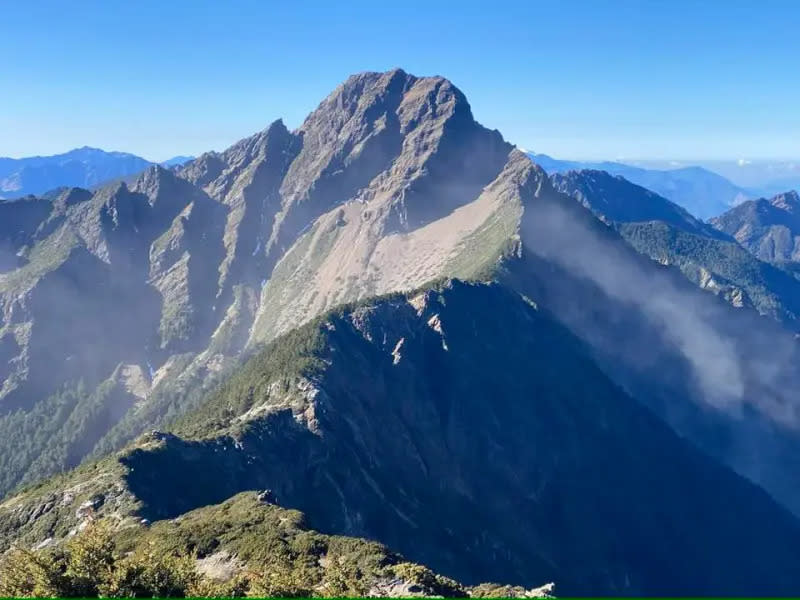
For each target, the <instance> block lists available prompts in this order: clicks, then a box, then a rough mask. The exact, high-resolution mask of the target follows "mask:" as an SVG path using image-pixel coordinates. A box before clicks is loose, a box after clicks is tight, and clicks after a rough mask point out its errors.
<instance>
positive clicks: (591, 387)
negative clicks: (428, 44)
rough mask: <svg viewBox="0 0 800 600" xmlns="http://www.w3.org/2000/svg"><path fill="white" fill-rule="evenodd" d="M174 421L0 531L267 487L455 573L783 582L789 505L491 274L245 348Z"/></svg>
mask: <svg viewBox="0 0 800 600" xmlns="http://www.w3.org/2000/svg"><path fill="white" fill-rule="evenodd" d="M487 315H490V316H491V318H486V317H487ZM174 431H175V432H176V434H177V435H175V434H159V433H153V434H150V435H148V436H145V437H144V438H142V439H141V440H139V441H138V442H137V443H136V444H134V445H133V446H132V447H130V448H129V449H128V450H126V451H125V452H123V453H121V454H120V455H119V456H118V457H116V458H115V459H107V460H105V461H103V462H101V463H99V464H98V465H96V466H87V467H85V468H83V469H81V470H79V471H78V472H76V473H75V474H73V475H71V476H70V477H69V478H67V479H65V480H62V481H57V482H54V483H51V484H48V485H47V486H44V487H39V488H34V489H32V490H30V491H29V492H26V493H24V494H22V495H21V496H19V497H17V498H14V499H11V500H9V501H7V502H6V503H5V504H3V505H0V531H2V533H3V534H4V537H3V538H0V539H4V540H6V543H7V539H8V538H7V537H6V536H8V535H9V533H11V535H14V536H22V538H23V540H25V541H26V542H27V543H31V544H33V543H37V542H41V541H42V540H43V539H47V538H52V537H55V538H58V537H59V536H63V535H64V534H66V533H68V531H69V530H70V529H71V528H75V527H78V526H79V524H80V523H81V521H82V520H84V519H85V518H86V515H85V514H82V513H81V510H78V511H77V512H76V510H75V507H76V506H77V505H78V504H81V503H82V502H83V501H84V499H85V498H89V499H90V501H91V499H92V498H94V499H95V500H94V501H93V502H94V506H95V511H96V512H95V516H96V517H102V518H106V519H109V520H111V521H113V522H119V523H120V524H121V525H122V526H126V527H143V526H142V525H141V523H140V521H141V519H142V518H146V519H148V520H151V521H163V520H169V519H175V518H176V517H180V516H181V515H184V514H185V513H187V512H188V511H191V510H193V509H196V508H198V507H202V506H205V505H209V504H217V503H220V502H224V501H226V500H227V499H229V498H231V497H233V496H234V495H236V494H237V493H239V492H241V491H243V490H252V489H262V488H264V487H270V488H271V489H272V491H273V493H274V496H275V498H276V500H277V501H278V502H279V503H280V504H281V505H283V506H286V507H290V508H297V509H300V510H302V511H303V512H304V513H305V515H306V517H307V519H308V523H309V525H310V526H312V527H314V528H316V529H319V530H321V531H323V532H326V533H336V534H346V535H351V536H364V537H369V538H372V539H376V540H378V541H381V542H383V543H386V544H388V545H389V546H390V547H392V548H395V549H397V550H399V551H400V552H402V553H403V554H404V555H406V556H407V557H408V558H409V559H411V560H415V561H420V562H425V563H426V564H428V565H429V566H431V567H432V568H434V569H436V570H439V571H440V572H442V573H445V574H447V575H449V576H452V577H456V578H460V579H461V580H462V581H464V582H465V583H467V584H475V583H478V582H479V581H483V580H490V581H504V582H508V583H513V584H519V585H522V586H526V587H530V586H532V585H536V584H540V583H541V582H542V581H550V580H553V581H556V582H557V584H558V586H559V590H560V591H561V593H564V594H567V595H569V594H676V595H686V594H699V595H707V594H733V593H737V594H738V593H756V591H758V593H762V594H763V593H768V594H778V595H780V594H785V593H789V592H790V591H791V590H794V589H797V586H798V585H800V576H798V575H797V574H796V573H797V571H796V569H795V565H796V563H797V560H798V558H799V557H798V556H797V555H798V553H800V523H798V522H797V521H796V520H795V518H794V517H792V516H791V515H790V514H789V513H788V511H786V510H785V509H783V508H781V507H780V506H778V505H777V504H776V503H775V502H774V501H773V500H772V499H771V498H769V496H768V495H767V494H766V493H764V492H763V491H762V490H760V489H759V488H757V487H756V486H754V485H753V484H751V483H749V482H747V481H745V480H744V479H742V478H740V477H739V476H737V475H735V474H733V473H732V472H730V471H729V470H728V469H726V468H724V467H722V466H720V465H718V464H717V463H715V462H714V461H713V460H711V459H710V458H708V457H706V456H705V455H703V454H702V453H701V452H700V451H698V450H697V449H695V448H694V447H693V446H692V445H690V444H688V443H687V442H686V441H684V440H682V439H681V438H679V437H678V436H677V435H675V434H674V433H673V432H672V431H671V430H670V429H669V428H668V427H667V426H666V425H665V424H664V423H663V422H661V421H660V420H659V419H658V418H657V417H655V416H654V415H653V414H652V413H651V412H650V411H648V410H647V409H645V408H644V407H642V406H641V405H640V404H639V403H638V402H637V401H636V400H634V399H633V398H631V397H629V396H628V395H627V394H625V393H624V392H623V391H622V390H621V389H620V388H619V387H617V386H616V385H615V384H613V383H612V382H611V381H610V380H609V379H608V378H607V376H605V374H604V373H603V372H602V371H601V370H600V369H599V368H598V367H597V366H596V365H595V363H594V361H593V359H592V358H591V356H590V354H589V352H588V351H587V349H586V347H585V346H584V345H583V344H582V343H581V342H580V341H579V340H577V339H576V338H575V337H573V336H572V335H571V334H569V332H567V331H566V330H565V329H564V328H563V327H562V326H560V325H558V324H557V323H556V322H555V321H554V320H553V319H552V318H551V317H550V316H548V315H547V314H546V313H543V312H542V311H541V310H539V309H537V308H535V306H533V305H532V303H531V302H530V300H526V299H524V298H522V297H520V296H519V295H518V294H516V293H515V292H513V291H510V290H508V289H506V288H504V287H503V286H500V285H497V284H495V285H477V284H472V285H471V284H464V283H460V282H452V283H446V284H444V285H442V286H440V287H438V288H437V289H433V290H427V291H422V292H419V293H414V294H410V295H408V296H402V295H399V296H392V297H390V298H387V299H384V300H377V301H370V302H367V303H364V304H360V305H357V306H354V307H352V308H347V309H345V310H342V311H335V312H333V313H331V314H328V315H326V316H325V317H323V318H322V319H318V320H315V321H314V322H312V323H310V324H309V325H306V326H304V327H302V328H301V329H299V330H295V331H292V332H290V333H289V334H287V335H285V336H283V337H281V338H279V339H278V340H277V341H276V342H275V343H274V344H273V345H272V346H271V347H269V348H267V349H266V350H265V351H264V352H262V353H260V354H258V355H257V356H255V357H254V358H253V359H251V360H250V361H249V362H248V363H247V364H246V365H245V366H244V367H243V368H242V369H241V370H240V371H239V372H238V373H237V374H236V375H234V376H233V377H232V378H230V379H229V380H228V381H227V382H226V383H225V385H224V386H223V387H222V388H221V389H220V390H219V391H218V392H217V393H215V394H213V395H212V396H210V397H209V399H208V401H207V402H206V403H204V404H203V405H202V406H201V407H200V408H199V409H198V410H196V411H193V412H191V413H189V414H188V415H186V416H185V417H184V418H183V419H182V421H181V422H180V423H179V424H177V425H176V427H175V429H174ZM687 489H690V490H692V493H691V494H689V493H686V490H687ZM67 497H69V499H68V500H65V498H67ZM181 521H182V519H181ZM164 527H166V525H165V526H164ZM654 540H657V541H658V543H654ZM201 558H202V557H201Z"/></svg>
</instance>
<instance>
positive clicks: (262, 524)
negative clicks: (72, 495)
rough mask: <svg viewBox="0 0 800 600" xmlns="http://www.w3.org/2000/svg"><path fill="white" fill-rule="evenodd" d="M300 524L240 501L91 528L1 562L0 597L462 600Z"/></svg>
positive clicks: (411, 567) (380, 552) (16, 551)
mask: <svg viewBox="0 0 800 600" xmlns="http://www.w3.org/2000/svg"><path fill="white" fill-rule="evenodd" d="M303 521H304V518H303V515H302V514H301V513H299V512H297V511H292V510H285V509H283V508H280V507H278V506H275V505H272V504H268V503H265V502H262V501H261V500H259V497H258V496H256V494H254V493H246V494H240V495H238V496H236V497H234V498H232V499H230V500H228V501H227V502H224V503H223V504H220V505H216V506H211V507H206V508H202V509H199V510H195V511H192V512H190V513H187V514H186V515H184V516H182V517H181V518H180V519H175V520H172V521H162V522H157V523H154V524H153V525H151V526H144V525H140V526H137V527H127V528H119V527H115V524H114V523H111V522H108V521H90V522H88V525H87V526H86V527H85V528H84V529H83V530H82V531H81V532H79V533H77V534H76V535H74V536H73V537H71V538H69V539H68V540H67V541H66V542H65V543H64V544H63V545H61V546H52V547H48V548H43V549H38V550H27V549H24V548H20V547H16V548H13V549H12V550H11V551H9V552H8V553H6V554H5V555H4V556H3V557H2V558H1V559H0V596H3V597H5V596H13V597H54V596H62V597H64V596H82V597H95V596H105V597H155V596H160V597H183V596H195V597H196V596H200V597H222V596H225V597H237V596H245V595H248V596H256V597H265V596H270V597H275V596H278V597H296V596H312V595H313V596H324V597H343V596H363V595H367V594H370V592H371V591H372V593H374V590H373V588H374V587H375V586H392V585H394V586H400V585H402V586H404V588H403V589H406V590H408V591H410V592H413V593H423V594H425V595H439V596H447V597H463V596H466V595H467V592H468V590H467V588H464V587H463V586H461V585H460V584H458V583H457V582H455V581H453V580H451V579H448V578H446V577H442V576H441V575H437V574H435V573H433V572H432V571H430V569H428V568H426V567H424V566H421V565H417V564H413V563H408V562H406V561H405V560H403V558H402V557H401V556H399V555H397V554H394V553H392V552H390V551H389V550H387V549H386V548H385V547H384V546H382V545H381V544H378V543H375V542H370V541H366V540H361V539H357V538H348V537H340V536H327V535H323V534H320V533H317V532H315V531H311V530H309V529H307V528H306V527H305V526H304V522H303Z"/></svg>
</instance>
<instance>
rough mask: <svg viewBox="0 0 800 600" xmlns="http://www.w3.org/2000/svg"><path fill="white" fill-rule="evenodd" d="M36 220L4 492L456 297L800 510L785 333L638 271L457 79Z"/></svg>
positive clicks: (13, 243)
mask: <svg viewBox="0 0 800 600" xmlns="http://www.w3.org/2000/svg"><path fill="white" fill-rule="evenodd" d="M565 191H566V190H565ZM587 198H588V193H587ZM31 202H37V201H34V200H32V201H31ZM594 202H595V201H594V200H593V199H589V200H588V204H590V205H591V206H593V207H595V209H596V207H597V205H596V204H595V203H594ZM20 206H23V205H20ZM32 206H33V205H32ZM43 206H44V209H33V210H34V211H35V210H43V213H45V214H46V216H45V217H40V216H35V217H31V218H32V219H33V222H34V224H36V227H35V228H33V229H32V232H31V233H26V234H25V235H22V236H19V235H17V234H16V233H13V232H11V231H10V230H9V232H5V233H4V232H3V231H5V230H3V231H0V233H2V236H3V237H2V244H3V247H4V248H7V249H8V251H7V255H8V256H9V257H10V259H11V260H13V261H18V262H16V263H14V264H13V265H10V266H9V270H8V271H6V272H5V273H4V274H2V275H0V309H2V313H1V314H2V315H3V322H2V329H1V330H0V332H1V333H0V351H2V352H3V355H2V361H0V363H1V365H2V368H3V369H5V371H4V372H3V377H4V383H3V388H2V399H1V400H0V409H1V410H2V413H3V416H2V417H0V475H2V481H0V490H2V491H8V490H10V489H11V488H12V487H13V486H14V485H16V484H17V483H19V482H20V481H31V480H35V479H37V478H39V477H42V476H43V475H46V474H49V473H53V472H57V471H60V470H63V469H65V468H68V467H72V466H74V465H75V464H77V463H78V462H79V461H80V460H81V459H82V458H83V457H84V456H86V455H95V456H98V455H102V454H104V453H107V452H110V451H113V450H115V449H118V448H120V447H121V446H122V445H124V444H125V443H126V442H128V441H130V440H131V439H133V438H134V437H136V436H137V435H139V434H140V433H142V432H143V431H146V430H148V429H151V428H153V427H161V426H162V425H163V424H164V423H168V422H172V421H174V419H175V418H176V417H179V416H180V415H181V414H191V413H192V410H193V408H195V407H197V406H199V405H200V404H201V402H202V399H203V398H204V396H205V395H206V393H207V392H208V390H209V389H210V388H212V387H213V386H214V385H216V383H215V382H219V381H221V380H223V379H225V377H226V376H227V374H228V373H230V372H231V371H232V370H233V369H235V367H236V366H237V364H239V363H240V361H241V360H242V359H243V358H245V357H247V356H248V355H249V354H251V353H252V352H254V351H256V350H257V348H258V347H259V346H260V345H261V344H263V343H269V342H270V341H271V340H274V339H275V338H276V337H277V336H279V335H281V334H283V333H285V332H288V331H290V330H291V329H292V328H294V327H296V326H298V325H300V324H302V323H304V322H306V321H308V320H310V319H312V318H314V316H316V315H318V314H320V313H322V312H323V311H325V310H326V309H328V308H330V307H331V306H334V305H337V304H340V303H342V302H349V301H353V300H358V299H362V298H366V297H370V296H374V295H377V294H384V293H389V292H394V291H399V290H408V289H412V288H415V287H418V286H420V285H423V284H425V283H426V282H430V281H431V280H435V279H439V278H442V277H445V278H450V277H458V278H463V279H485V280H493V281H497V282H499V284H501V285H503V286H505V287H507V288H509V289H511V290H513V291H514V293H517V294H519V293H521V294H524V295H525V296H526V297H528V298H530V299H531V301H533V302H535V303H536V304H537V305H538V306H539V307H540V310H542V311H544V312H547V313H549V314H551V315H552V316H553V317H555V318H556V319H557V320H558V321H560V322H561V323H562V324H563V325H564V326H565V327H566V328H567V329H569V330H571V332H572V333H573V334H574V335H576V336H577V337H578V338H580V339H582V340H583V342H584V343H585V344H586V345H587V347H588V348H589V350H590V352H591V355H592V360H594V361H596V363H597V364H598V365H599V367H600V368H601V369H602V370H603V371H604V372H605V374H606V375H607V376H608V377H610V378H611V379H612V380H613V381H614V382H615V383H616V384H617V385H619V386H621V387H622V388H623V389H624V390H625V391H626V393H628V394H630V395H631V396H633V397H634V398H635V399H636V400H638V401H640V402H642V403H643V404H644V405H646V406H647V407H649V408H650V409H651V410H653V411H654V412H655V413H656V414H657V415H658V416H660V417H662V418H663V419H664V421H666V422H667V423H668V424H669V425H671V426H672V428H673V429H675V430H676V431H677V432H678V433H679V434H681V435H682V436H684V437H686V438H688V439H689V440H690V441H691V442H692V443H694V444H695V445H697V446H699V447H700V448H701V449H703V450H704V451H705V452H707V453H708V454H710V455H711V456H713V457H715V458H716V459H719V460H720V461H721V462H723V463H725V464H727V465H729V466H731V467H732V468H733V469H735V470H736V471H738V472H739V473H740V474H742V475H745V476H746V477H748V478H750V479H751V480H752V481H754V482H756V483H758V484H760V485H762V486H764V488H765V489H767V490H768V491H769V492H770V493H771V494H773V495H774V496H775V497H776V498H777V499H778V500H779V501H780V502H782V503H783V504H784V505H785V506H788V507H790V508H791V509H792V510H794V511H798V510H799V509H800V490H798V486H797V484H796V482H795V477H794V465H795V464H796V462H797V460H798V459H800V456H798V452H800V444H798V439H797V415H796V401H795V398H794V396H793V390H794V389H796V387H797V384H798V374H797V367H796V365H797V364H798V360H797V359H798V356H797V351H798V350H797V346H796V342H795V340H794V338H793V335H792V334H791V332H790V331H787V330H786V329H784V328H782V326H781V325H779V324H778V323H776V322H773V321H771V320H769V319H766V318H762V317H759V316H758V315H757V314H756V312H755V311H751V310H749V309H745V310H741V309H736V308H733V307H731V306H730V305H729V304H727V303H726V302H724V301H723V300H721V299H718V298H717V297H715V296H714V295H713V294H709V293H707V292H705V291H702V290H699V289H697V288H696V286H695V285H693V284H692V283H690V282H689V281H687V280H686V278H685V276H684V274H682V273H681V272H680V271H679V270H678V269H676V268H669V267H665V266H662V265H659V264H657V263H656V262H654V261H652V260H651V259H650V258H649V257H645V256H641V255H640V254H639V253H637V252H636V251H635V250H634V249H633V248H631V246H630V245H629V244H628V243H627V242H626V241H625V239H623V238H622V237H621V236H620V235H619V234H618V232H617V231H615V230H614V229H613V228H611V227H608V226H607V225H606V224H604V223H602V222H601V221H599V220H598V219H597V218H596V217H595V216H593V215H592V214H591V212H590V211H589V210H587V209H586V208H585V207H584V206H581V205H580V204H579V203H578V202H575V200H574V199H573V198H570V197H569V196H567V195H566V194H563V193H561V192H560V191H559V190H558V189H556V187H554V185H553V182H551V180H550V179H549V178H548V177H547V175H546V174H545V173H544V171H542V170H541V169H540V168H538V167H537V166H535V165H534V164H533V163H532V162H531V161H530V159H529V158H528V157H526V156H525V155H524V154H523V153H521V152H519V151H516V150H514V149H512V148H511V147H510V146H509V145H508V144H506V143H505V142H504V141H503V140H502V138H501V136H500V134H499V133H497V132H493V131H490V130H487V129H485V128H483V127H481V126H480V125H478V124H477V123H476V122H475V121H474V120H473V119H472V115H471V112H470V109H469V105H468V104H467V102H466V99H465V98H464V96H463V94H461V92H460V91H458V90H457V89H456V88H455V87H454V86H453V85H452V84H451V83H450V82H448V81H446V80H444V79H442V78H416V77H413V76H411V75H408V74H406V73H404V72H402V71H399V70H396V71H391V72H389V73H366V74H361V75H358V76H354V77H352V78H350V79H349V80H348V81H347V82H345V83H344V84H343V85H342V86H340V87H339V88H338V89H337V90H336V91H334V93H333V94H332V95H331V96H330V97H329V98H328V99H326V100H325V101H324V102H323V103H322V104H321V105H320V107H319V108H318V109H317V110H316V111H315V112H314V113H312V114H311V115H310V116H309V117H308V119H307V120H306V122H305V123H304V124H303V125H302V126H301V127H300V128H299V129H298V130H297V131H295V132H290V131H288V130H287V129H286V128H285V127H284V126H283V124H282V123H281V122H279V121H278V122H275V123H273V124H272V125H271V126H270V127H269V128H267V129H266V130H265V131H263V132H261V133H259V134H257V135H255V136H253V137H251V138H248V139H246V140H243V141H241V142H239V143H238V144H236V145H234V146H233V147H232V148H230V149H229V150H227V151H225V152H223V153H210V154H206V155H203V156H201V157H199V158H198V159H197V160H195V161H193V162H192V163H189V164H188V165H186V166H185V167H183V168H182V169H179V170H178V171H176V172H172V171H167V170H164V169H161V168H158V167H153V168H152V169H150V170H149V171H147V172H146V173H145V174H144V175H142V176H141V177H140V178H139V179H138V180H137V181H136V182H134V183H132V184H130V185H128V184H125V183H119V184H115V185H114V186H111V187H107V188H104V189H102V190H99V191H98V192H96V193H94V194H88V193H86V192H81V191H78V190H70V191H66V192H62V194H61V195H60V196H58V198H56V199H53V200H52V201H51V203H50V206H49V207H48V206H47V205H46V204H44V205H43ZM48 211H49V212H48ZM600 212H602V211H600ZM674 215H675V213H673V216H674ZM20 218H22V217H20ZM26 218H28V217H26ZM612 219H613V218H612ZM683 221H684V224H686V223H689V225H691V226H694V227H700V226H699V225H697V224H694V225H692V224H691V223H690V222H689V221H686V220H685V219H683ZM689 225H686V226H689ZM680 231H681V232H682V233H686V231H685V227H684V228H683V229H681V230H680ZM623 233H624V232H623ZM626 237H628V239H631V238H630V237H629V236H626ZM708 239H712V238H710V237H709V238H708ZM714 239H716V238H714ZM670 252H675V250H674V249H671V250H670ZM693 260H696V258H693ZM702 266H703V268H707V269H709V270H713V269H710V266H709V265H702ZM12 267H14V268H12ZM54 298H57V299H58V302H54V301H53V299H54ZM754 304H755V303H754ZM486 318H487V319H491V317H486ZM536 583H540V582H536Z"/></svg>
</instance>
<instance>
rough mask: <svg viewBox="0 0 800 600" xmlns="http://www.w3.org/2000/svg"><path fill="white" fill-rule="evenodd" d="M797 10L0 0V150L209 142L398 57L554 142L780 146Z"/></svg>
mask: <svg viewBox="0 0 800 600" xmlns="http://www.w3.org/2000/svg"><path fill="white" fill-rule="evenodd" d="M798 24H800V0H785V1H780V0H760V1H756V0H749V1H741V0H724V1H723V0H716V1H713V0H694V1H691V2H688V1H687V2H684V1H678V0H663V1H656V0H636V1H633V0H617V1H614V0H584V1H570V0H548V1H546V2H540V1H538V0H505V1H503V2H490V1H489V0H484V1H482V2H471V1H469V0H461V1H459V2H445V1H435V0H429V1H427V2H416V1H410V0H408V1H403V2H382V1H379V0H372V1H370V2H356V1H350V2H348V1H344V2H330V1H325V2H323V1H317V0H314V1H307V2H300V1H285V2H280V3H277V2H268V1H267V0H254V1H239V0H230V1H222V0H217V1H214V2H211V1H208V2H204V1H201V0H194V1H191V2H190V1H183V0H159V1H151V0H126V1H122V0H71V1H70V0H58V1H52V2H50V1H45V0H0V57H2V63H0V64H1V65H2V66H0V156H15V157H18V156H26V155H32V154H52V153H56V152H61V151H65V150H68V149H70V148H73V147H76V146H83V145H89V146H98V147H101V148H104V149H107V150H123V151H128V152H133V153H136V154H139V155H142V156H144V157H145V158H149V159H152V160H162V159H165V158H168V157H170V156H172V155H175V154H199V153H201V152H203V151H205V150H211V149H215V150H221V149H223V148H225V147H227V146H228V145H229V144H231V143H232V142H234V141H235V140H237V139H239V138H241V137H244V136H246V135H250V134H252V133H254V132H255V131H258V130H260V129H262V128H263V127H265V126H266V125H267V124H268V123H269V122H271V121H272V120H274V119H276V118H278V117H283V119H284V121H285V122H286V123H287V125H288V126H289V127H290V128H292V127H296V126H298V125H299V124H300V123H301V122H302V120H303V118H304V117H305V115H306V114H307V113H308V112H309V111H310V110H312V109H313V108H314V107H315V106H316V105H317V104H318V103H319V101H320V100H321V99H322V98H323V97H324V96H325V95H326V94H327V93H328V92H329V91H330V90H332V89H333V88H334V87H335V86H336V85H337V84H338V83H339V82H341V81H342V80H344V79H345V78H346V77H347V76H348V75H349V74H351V73H353V72H358V71H366V70H380V71H383V70H386V69H389V68H392V67H395V66H400V67H402V68H404V69H405V70H407V71H409V72H411V73H414V74H417V75H433V74H439V75H444V76H446V77H448V78H449V79H451V80H452V81H453V82H454V83H455V84H456V85H457V86H458V87H460V88H461V89H462V90H463V91H464V92H465V93H466V95H467V97H468V98H469V100H470V103H471V105H472V108H473V112H474V114H475V116H476V118H477V119H478V120H479V121H481V122H482V123H483V124H485V125H487V126H489V127H492V128H497V129H500V130H501V131H502V132H503V134H504V135H505V137H506V138H507V139H509V140H510V141H512V142H514V143H516V144H518V145H520V146H523V147H525V148H528V149H531V150H534V151H537V152H545V153H548V154H551V155H553V156H556V157H564V158H582V159H599V158H606V159H614V158H628V159H633V158H653V159H662V158H681V159H687V158H698V159H699V158H705V159H710V158H717V159H738V158H743V157H746V158H750V159H758V158H792V159H794V158H800V76H798V75H799V74H800V73H799V72H800V69H799V68H798V67H799V63H800V36H798Z"/></svg>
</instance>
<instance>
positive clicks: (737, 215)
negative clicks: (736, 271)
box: [710, 191, 800, 263]
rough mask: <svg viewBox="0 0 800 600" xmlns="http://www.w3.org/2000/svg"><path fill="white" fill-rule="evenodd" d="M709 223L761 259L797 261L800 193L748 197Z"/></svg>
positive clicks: (799, 252) (783, 261)
mask: <svg viewBox="0 0 800 600" xmlns="http://www.w3.org/2000/svg"><path fill="white" fill-rule="evenodd" d="M710 223H711V224H712V225H713V226H714V227H716V228H717V229H719V230H720V231H724V232H725V233H727V234H728V235H731V236H733V237H734V238H736V241H738V242H739V243H740V244H741V245H742V246H744V247H745V248H747V249H748V250H749V251H750V252H752V253H753V255H755V256H756V257H758V258H759V259H761V260H764V261H767V262H772V263H787V262H789V263H791V262H797V261H798V260H800V196H798V194H797V192H794V191H792V192H787V193H785V194H779V195H777V196H775V197H774V198H772V199H770V200H766V199H764V198H761V199H760V200H750V201H748V202H744V203H742V204H740V205H739V206H737V207H735V208H732V209H731V210H729V211H728V212H726V213H725V214H723V215H721V216H719V217H716V218H714V219H711V221H710Z"/></svg>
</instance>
